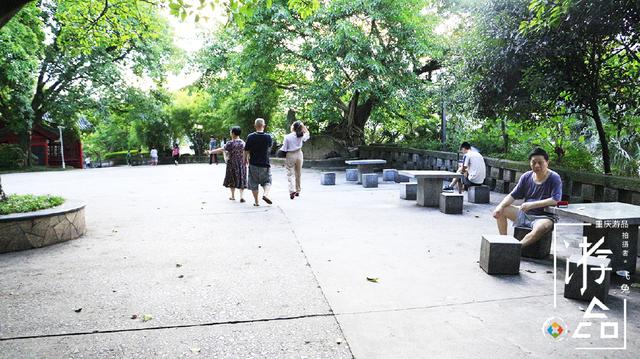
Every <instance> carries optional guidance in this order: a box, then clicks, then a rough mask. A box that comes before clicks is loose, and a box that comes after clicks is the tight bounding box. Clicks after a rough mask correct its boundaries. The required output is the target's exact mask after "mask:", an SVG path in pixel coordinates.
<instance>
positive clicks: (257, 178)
mask: <svg viewBox="0 0 640 359" xmlns="http://www.w3.org/2000/svg"><path fill="white" fill-rule="evenodd" d="M269 185H271V168H270V167H258V166H254V165H249V185H248V188H249V189H250V190H252V191H257V190H258V186H262V187H264V186H269Z"/></svg>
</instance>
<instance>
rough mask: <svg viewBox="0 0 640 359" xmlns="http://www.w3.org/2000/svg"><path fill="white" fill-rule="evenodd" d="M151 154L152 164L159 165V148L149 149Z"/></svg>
mask: <svg viewBox="0 0 640 359" xmlns="http://www.w3.org/2000/svg"><path fill="white" fill-rule="evenodd" d="M149 155H150V156H151V165H152V166H157V165H158V150H157V149H156V148H155V147H154V148H152V149H151V151H149Z"/></svg>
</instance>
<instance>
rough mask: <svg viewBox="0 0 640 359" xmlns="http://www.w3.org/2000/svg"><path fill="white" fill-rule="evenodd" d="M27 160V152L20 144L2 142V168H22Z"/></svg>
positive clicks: (0, 155) (0, 154) (0, 146)
mask: <svg viewBox="0 0 640 359" xmlns="http://www.w3.org/2000/svg"><path fill="white" fill-rule="evenodd" d="M26 161H27V157H26V154H25V152H24V151H23V150H22V148H21V147H20V146H19V145H12V144H6V143H2V144H0V168H2V169H15V168H22V167H24V165H25V163H26Z"/></svg>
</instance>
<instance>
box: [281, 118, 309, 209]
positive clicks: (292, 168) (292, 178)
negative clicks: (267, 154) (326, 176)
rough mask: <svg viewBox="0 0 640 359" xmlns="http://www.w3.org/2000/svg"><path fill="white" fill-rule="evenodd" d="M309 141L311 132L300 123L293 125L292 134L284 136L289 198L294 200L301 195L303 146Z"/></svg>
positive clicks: (283, 149)
mask: <svg viewBox="0 0 640 359" xmlns="http://www.w3.org/2000/svg"><path fill="white" fill-rule="evenodd" d="M308 139H309V131H308V130H307V128H306V127H305V126H304V124H303V123H302V122H300V121H296V122H294V123H293V124H292V125H291V133H290V134H288V135H286V136H284V143H283V144H282V148H280V150H281V151H284V152H286V153H287V157H286V159H285V161H284V166H285V168H286V169H287V179H288V181H289V198H291V199H294V198H295V197H296V196H299V195H300V190H301V187H300V178H301V175H302V163H303V161H304V155H303V153H302V145H303V143H304V142H305V141H307V140H308Z"/></svg>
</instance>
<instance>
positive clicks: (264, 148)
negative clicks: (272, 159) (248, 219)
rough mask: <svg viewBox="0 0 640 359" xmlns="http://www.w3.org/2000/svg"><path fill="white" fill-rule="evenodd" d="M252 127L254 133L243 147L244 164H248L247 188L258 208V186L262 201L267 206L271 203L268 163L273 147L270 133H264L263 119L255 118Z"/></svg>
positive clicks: (269, 168) (269, 167)
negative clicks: (260, 189) (261, 189)
mask: <svg viewBox="0 0 640 359" xmlns="http://www.w3.org/2000/svg"><path fill="white" fill-rule="evenodd" d="M254 126H255V128H256V132H253V133H251V134H250V135H249V136H248V137H247V141H246V143H245V145H244V158H245V162H248V163H249V181H248V185H249V186H248V187H249V189H250V190H251V192H252V193H253V199H254V201H255V202H254V203H253V205H254V206H256V207H257V206H259V205H260V203H259V200H258V195H259V190H258V189H259V186H262V188H263V190H264V194H263V196H262V200H263V201H265V202H267V203H268V204H272V203H273V202H272V201H271V199H269V190H270V189H271V164H270V163H269V151H270V149H271V146H272V145H273V138H272V137H271V134H270V133H267V132H264V129H265V127H266V124H265V122H264V119H262V118H257V119H256V121H255V123H254Z"/></svg>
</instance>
